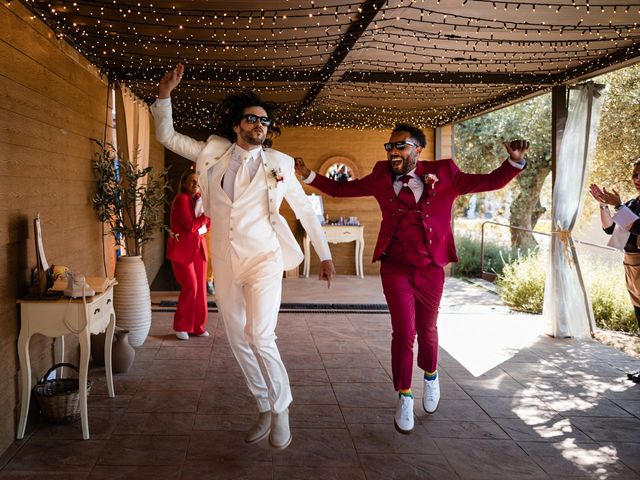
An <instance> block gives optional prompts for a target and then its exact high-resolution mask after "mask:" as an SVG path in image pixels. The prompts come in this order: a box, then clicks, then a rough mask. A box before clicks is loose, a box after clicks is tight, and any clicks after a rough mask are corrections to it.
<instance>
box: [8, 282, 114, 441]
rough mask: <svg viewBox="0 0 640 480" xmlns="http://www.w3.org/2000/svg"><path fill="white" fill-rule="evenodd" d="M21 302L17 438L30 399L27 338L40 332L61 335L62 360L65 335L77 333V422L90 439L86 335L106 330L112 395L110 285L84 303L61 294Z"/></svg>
mask: <svg viewBox="0 0 640 480" xmlns="http://www.w3.org/2000/svg"><path fill="white" fill-rule="evenodd" d="M18 304H19V305H20V336H19V337H18V358H19V360H20V371H21V372H22V375H21V380H22V393H21V395H20V421H19V423H18V433H17V435H16V437H17V438H18V439H21V438H23V437H24V432H25V429H26V426H27V415H28V413H29V402H30V400H31V387H32V385H31V359H30V357H29V339H30V338H31V336H32V335H34V334H36V333H39V334H41V335H46V336H47V337H60V340H59V341H58V345H59V346H60V349H59V350H60V351H59V352H57V355H56V356H58V357H60V358H61V361H63V360H64V335H76V336H77V337H78V342H79V343H80V366H79V371H80V374H79V382H80V421H81V423H82V438H83V439H85V440H88V439H89V419H88V416H87V371H88V369H89V355H90V346H89V335H91V334H96V333H101V332H104V331H105V330H106V335H105V340H104V360H105V361H104V364H105V372H106V378H107V390H108V393H109V396H110V397H115V393H114V390H113V376H112V371H111V345H112V341H113V332H114V330H115V325H116V315H115V312H114V310H113V285H110V286H108V287H107V288H106V290H105V291H104V292H103V293H97V294H96V295H94V296H92V297H87V298H86V304H85V303H84V302H83V301H82V298H80V299H69V298H65V297H62V298H60V299H59V300H22V299H21V300H18Z"/></svg>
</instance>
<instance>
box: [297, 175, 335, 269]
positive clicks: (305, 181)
mask: <svg viewBox="0 0 640 480" xmlns="http://www.w3.org/2000/svg"><path fill="white" fill-rule="evenodd" d="M314 178H316V172H314V171H313V170H311V173H310V174H309V176H308V177H307V178H305V179H304V180H302V181H303V182H304V183H306V184H307V185H308V184H310V183H311V182H313V180H314ZM325 260H331V259H330V258H325Z"/></svg>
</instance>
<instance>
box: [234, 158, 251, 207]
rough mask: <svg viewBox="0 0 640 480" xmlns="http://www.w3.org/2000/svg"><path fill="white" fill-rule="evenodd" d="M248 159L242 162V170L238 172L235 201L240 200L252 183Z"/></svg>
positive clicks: (235, 183) (235, 182) (235, 184)
mask: <svg viewBox="0 0 640 480" xmlns="http://www.w3.org/2000/svg"><path fill="white" fill-rule="evenodd" d="M247 160H248V159H247V158H245V159H243V160H242V163H241V164H240V168H239V169H238V171H237V172H236V179H235V181H234V182H233V200H234V201H236V200H237V199H238V198H240V195H242V193H243V192H244V191H245V190H246V189H247V187H248V186H249V183H251V177H250V176H249V167H248V166H247Z"/></svg>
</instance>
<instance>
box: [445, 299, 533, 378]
mask: <svg viewBox="0 0 640 480" xmlns="http://www.w3.org/2000/svg"><path fill="white" fill-rule="evenodd" d="M475 309H476V311H477V313H475V312H468V311H467V312H460V313H457V312H455V313H454V312H451V313H441V314H440V317H439V319H438V332H439V336H440V347H441V348H443V349H444V350H446V351H447V352H448V353H449V354H450V355H451V356H452V357H453V358H455V359H456V360H457V361H458V362H460V364H461V365H462V366H463V367H465V368H466V369H467V370H468V371H469V372H470V373H471V374H473V375H474V376H476V377H477V376H480V375H482V374H483V373H485V372H487V371H489V370H491V369H492V368H494V367H496V366H498V365H500V364H501V363H502V362H504V361H506V360H508V359H510V358H511V357H513V356H514V355H516V354H517V353H518V351H519V350H520V349H522V348H526V347H528V346H530V345H532V344H533V343H535V341H536V339H537V338H538V337H540V336H541V335H544V331H545V328H544V327H545V324H544V320H543V318H542V316H541V315H524V314H511V313H505V311H504V310H503V309H496V308H492V307H482V306H476V307H475ZM496 388H498V385H496Z"/></svg>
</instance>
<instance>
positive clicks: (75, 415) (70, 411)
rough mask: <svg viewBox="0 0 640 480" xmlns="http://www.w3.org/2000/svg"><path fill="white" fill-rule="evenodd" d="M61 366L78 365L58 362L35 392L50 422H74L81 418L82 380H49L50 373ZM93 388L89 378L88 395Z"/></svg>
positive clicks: (45, 375) (43, 413)
mask: <svg viewBox="0 0 640 480" xmlns="http://www.w3.org/2000/svg"><path fill="white" fill-rule="evenodd" d="M60 367H69V368H73V369H74V370H75V371H76V372H78V367H76V366H75V365H71V364H70V363H56V364H55V365H54V366H53V367H51V368H50V369H49V370H47V373H45V374H44V376H43V377H42V378H41V379H40V381H39V382H38V383H37V385H36V386H35V387H33V394H34V396H35V397H36V399H37V401H38V406H39V407H40V412H41V413H42V416H43V417H44V419H45V421H47V422H49V423H72V422H75V421H76V420H78V419H79V418H80V389H79V385H80V381H79V380H78V379H77V378H60V379H56V380H47V378H48V377H49V374H50V373H51V372H53V371H54V370H56V369H57V368H60ZM90 390H91V380H87V395H88V394H89V391H90Z"/></svg>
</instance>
